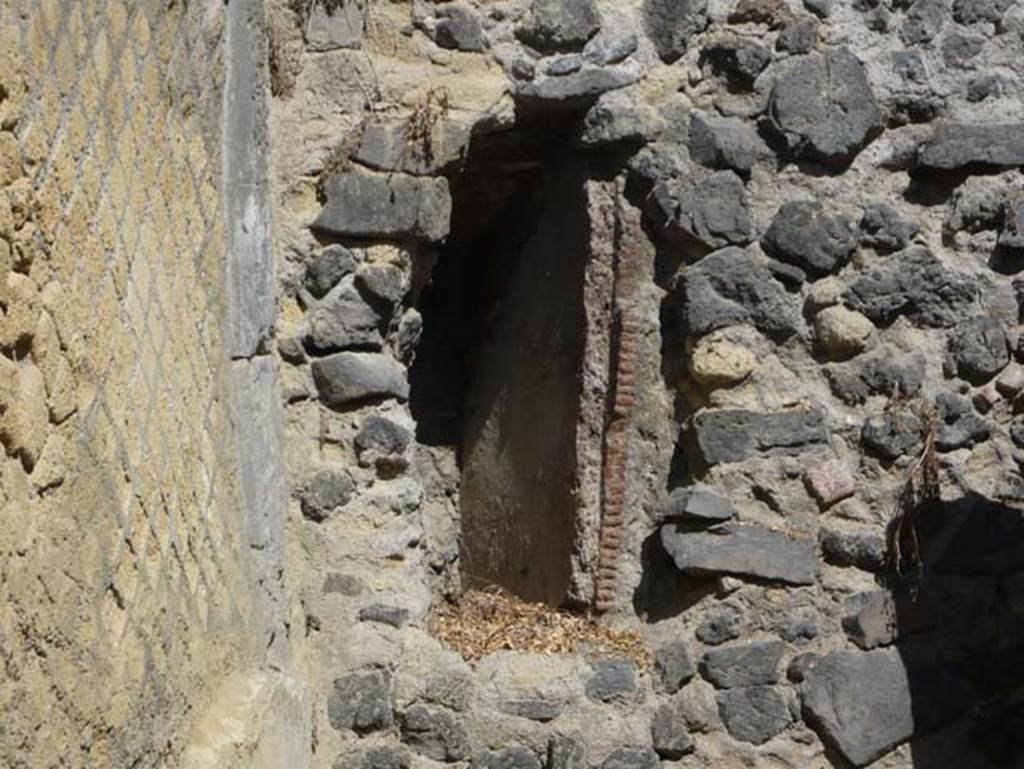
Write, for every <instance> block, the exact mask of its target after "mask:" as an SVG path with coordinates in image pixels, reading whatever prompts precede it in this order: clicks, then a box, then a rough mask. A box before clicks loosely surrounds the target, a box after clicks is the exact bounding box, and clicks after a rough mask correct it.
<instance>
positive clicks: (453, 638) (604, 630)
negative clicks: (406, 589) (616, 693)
mask: <svg viewBox="0 0 1024 769" xmlns="http://www.w3.org/2000/svg"><path fill="white" fill-rule="evenodd" d="M431 632H433V634H434V635H435V636H436V637H437V638H438V639H440V641H441V642H442V643H444V644H445V645H446V646H448V647H450V648H451V649H454V650H455V651H457V652H458V653H459V654H461V655H462V656H463V658H465V659H466V660H469V661H471V662H473V661H476V660H479V659H480V658H481V657H485V656H486V655H488V654H491V653H493V652H496V651H502V650H507V651H521V652H536V653H541V654H573V653H581V654H586V655H588V656H591V657H626V658H628V659H631V660H633V661H634V662H635V663H636V664H637V665H638V666H639V667H640V668H647V667H649V666H650V664H651V655H650V652H649V651H648V650H647V648H646V646H645V645H644V642H643V639H642V638H641V637H640V634H639V633H637V632H636V631H631V630H615V629H613V628H610V627H606V626H604V625H601V624H599V623H598V622H597V621H596V620H595V619H594V618H593V617H589V616H582V615H578V614H570V613H568V612H564V611H558V610H556V609H552V608H551V607H550V606H545V605H544V604H538V603H528V602H527V601H523V600H521V599H519V598H516V597H515V596H513V595H510V594H509V593H507V592H505V591H503V590H501V589H499V588H489V589H486V590H471V591H469V592H467V593H465V594H463V595H462V597H461V599H460V600H459V601H458V602H457V603H454V604H449V603H446V604H443V605H441V606H440V607H439V608H438V609H437V610H436V611H435V613H434V616H433V618H432V621H431Z"/></svg>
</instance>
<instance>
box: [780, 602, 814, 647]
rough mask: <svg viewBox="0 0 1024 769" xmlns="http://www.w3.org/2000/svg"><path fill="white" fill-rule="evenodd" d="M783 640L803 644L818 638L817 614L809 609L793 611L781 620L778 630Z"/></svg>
mask: <svg viewBox="0 0 1024 769" xmlns="http://www.w3.org/2000/svg"><path fill="white" fill-rule="evenodd" d="M778 633H779V636H781V637H782V639H783V640H785V641H788V642H789V643H793V644H798V645H800V644H804V643H807V642H808V641H813V640H814V639H815V638H817V637H818V622H817V612H816V611H815V610H814V609H811V608H802V609H795V610H793V611H791V612H789V613H788V614H787V615H786V616H785V617H783V618H782V622H780V623H779V629H778Z"/></svg>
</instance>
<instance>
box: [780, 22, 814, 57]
mask: <svg viewBox="0 0 1024 769" xmlns="http://www.w3.org/2000/svg"><path fill="white" fill-rule="evenodd" d="M817 42H818V22H817V21H815V20H814V19H813V18H812V17H810V16H794V17H792V18H791V19H790V20H789V21H787V22H786V25H785V26H784V27H783V28H782V31H781V32H780V33H779V36H778V37H777V38H776V39H775V49H776V50H778V51H786V52H787V53H793V54H797V53H810V52H811V51H813V50H814V46H815V44H816V43H817Z"/></svg>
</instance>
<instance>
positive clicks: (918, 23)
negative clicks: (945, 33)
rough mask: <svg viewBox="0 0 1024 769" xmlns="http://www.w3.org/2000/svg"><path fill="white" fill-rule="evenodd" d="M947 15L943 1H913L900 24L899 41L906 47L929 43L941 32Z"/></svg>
mask: <svg viewBox="0 0 1024 769" xmlns="http://www.w3.org/2000/svg"><path fill="white" fill-rule="evenodd" d="M948 14H949V8H948V3H946V2H944V0H914V1H913V2H912V3H911V5H910V7H909V8H908V9H907V11H906V13H905V14H904V17H903V23H902V24H900V28H899V37H900V40H902V41H903V43H904V45H908V46H921V45H926V44H927V43H930V42H931V41H932V40H933V39H934V38H935V37H936V35H938V34H939V32H941V31H942V28H943V26H945V24H946V22H947V21H948V18H949V16H948Z"/></svg>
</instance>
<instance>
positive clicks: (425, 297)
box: [410, 121, 590, 606]
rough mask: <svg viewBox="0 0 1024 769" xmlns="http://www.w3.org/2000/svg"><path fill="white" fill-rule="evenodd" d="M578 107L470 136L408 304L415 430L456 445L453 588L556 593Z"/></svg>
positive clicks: (569, 480) (570, 498)
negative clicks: (424, 274)
mask: <svg viewBox="0 0 1024 769" xmlns="http://www.w3.org/2000/svg"><path fill="white" fill-rule="evenodd" d="M574 129H575V121H571V122H569V123H567V124H565V126H564V128H563V129H562V130H558V129H557V128H553V127H552V125H551V124H550V122H547V123H545V122H544V121H539V122H538V123H537V124H535V125H533V126H529V125H527V126H525V127H524V126H520V125H517V127H516V128H515V129H513V130H511V131H505V132H502V133H496V134H491V135H485V136H482V137H479V138H478V139H475V140H474V143H473V145H472V148H471V151H470V153H469V155H468V157H467V159H466V162H465V165H464V167H463V169H462V171H461V173H460V174H459V176H458V177H457V178H456V179H455V180H454V181H453V183H452V195H453V211H452V227H451V235H450V236H449V239H448V241H447V243H446V244H445V245H444V246H443V248H442V249H441V250H440V252H439V254H438V255H437V261H436V264H435V265H434V267H433V270H432V275H431V280H430V283H429V285H427V286H426V288H425V289H424V290H423V292H422V294H421V296H420V301H419V305H418V306H419V309H420V311H421V313H422V315H423V336H422V338H421V341H420V344H419V346H418V348H417V353H416V358H415V361H414V363H413V366H412V370H411V373H410V377H411V385H412V387H411V407H412V411H413V416H414V417H415V419H416V422H417V440H418V442H419V443H421V444H424V445H425V446H428V447H437V448H438V449H441V450H443V449H446V448H447V449H449V450H453V451H454V452H455V454H456V458H457V464H458V468H459V472H460V482H459V499H458V511H459V517H460V520H461V524H460V529H461V542H460V572H461V577H462V584H463V586H464V587H466V588H468V587H477V588H479V587H484V586H491V585H496V586H499V587H501V588H504V589H506V590H508V591H510V592H512V593H514V594H516V595H518V596H520V597H522V598H525V599H527V600H532V601H542V602H546V603H548V604H550V605H554V606H559V605H562V604H563V603H565V601H566V599H567V596H568V592H569V590H570V581H571V578H572V556H573V553H574V549H575V548H576V547H577V544H576V530H577V527H576V512H577V511H576V507H577V502H576V490H575V487H576V464H577V463H576V449H575V445H576V444H575V440H576V429H577V422H578V416H579V410H580V370H581V366H582V361H583V356H584V345H585V317H584V307H583V291H584V273H585V269H586V264H587V258H588V249H589V237H590V225H589V221H588V216H587V202H586V192H585V175H584V172H583V170H582V167H581V164H580V163H579V161H578V159H577V157H576V152H575V145H574V140H575V130H574Z"/></svg>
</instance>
